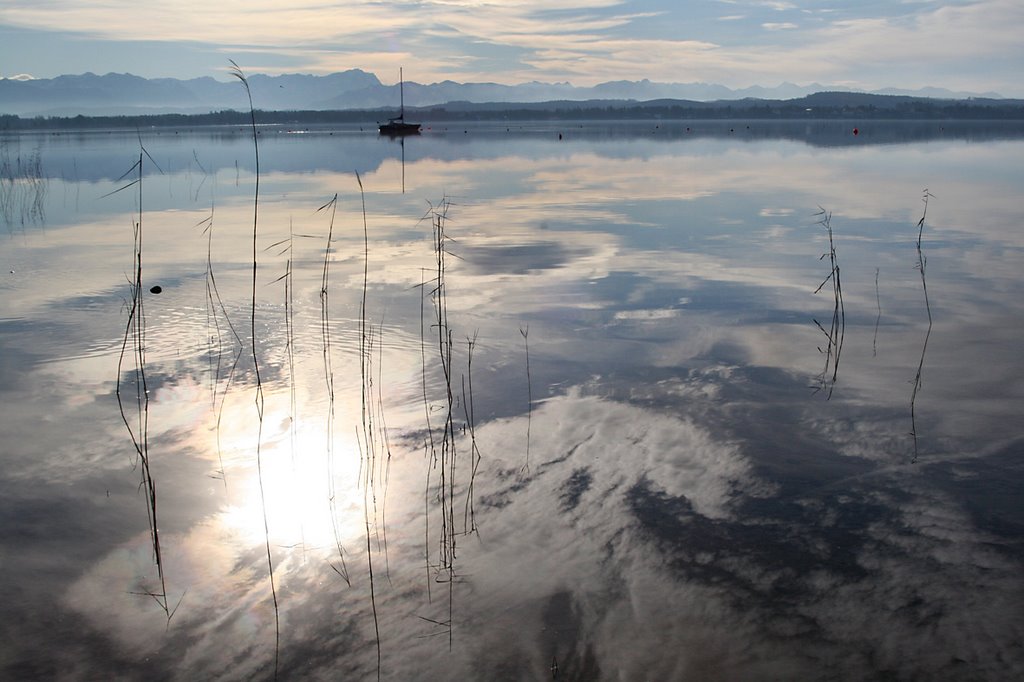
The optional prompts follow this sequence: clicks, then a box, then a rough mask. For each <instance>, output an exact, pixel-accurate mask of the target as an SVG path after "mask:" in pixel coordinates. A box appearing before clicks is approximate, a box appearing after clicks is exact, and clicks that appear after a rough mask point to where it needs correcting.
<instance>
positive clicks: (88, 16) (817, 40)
mask: <svg viewBox="0 0 1024 682" xmlns="http://www.w3.org/2000/svg"><path fill="white" fill-rule="evenodd" d="M728 4H729V5H737V6H742V7H744V8H745V9H749V10H751V11H753V12H754V14H751V16H750V17H749V18H747V17H745V16H744V15H743V14H740V13H735V14H731V15H728V16H725V17H718V18H715V19H712V20H710V21H712V22H713V24H714V25H716V26H719V27H721V26H723V24H724V23H728V25H730V26H734V27H735V28H736V30H735V31H734V32H733V33H732V34H730V35H727V36H722V35H717V37H716V38H715V39H713V40H707V39H705V38H704V37H703V36H706V35H707V34H708V32H707V31H704V30H702V26H701V24H700V23H699V22H697V23H691V22H688V21H687V22H684V21H683V20H682V18H681V17H676V16H673V10H666V11H664V12H663V13H662V15H661V16H659V19H658V20H659V21H661V22H663V23H666V24H672V23H678V25H679V31H678V37H677V38H674V39H666V38H663V37H641V35H640V34H638V33H637V31H636V28H637V27H638V26H640V25H641V24H642V23H644V22H646V21H648V20H649V19H650V18H651V16H652V15H651V14H650V13H637V12H635V11H631V8H630V7H629V4H628V3H627V2H624V1H620V0H563V1H553V2H538V1H536V0H520V1H518V2H513V3H500V4H499V3H488V2H463V1H451V2H394V3H391V4H390V5H382V4H381V3H377V2H368V1H366V0H358V1H355V2H349V3H346V4H345V5H344V6H339V5H338V4H337V3H333V2H327V1H326V0H311V2H308V3H305V4H304V5H303V6H302V7H299V8H288V9H281V8H280V6H279V4H278V3H271V2H269V0H254V1H252V2H241V1H240V0H228V1H226V2H223V3H216V4H210V3H199V2H194V1H190V2H183V3H175V4H173V5H166V4H158V3H152V2H148V3H137V2H128V1H127V0H110V1H108V2H105V3H82V2H77V1H72V0H55V1H54V2H49V3H39V4H31V5H29V4H20V5H18V6H7V7H5V8H2V9H0V24H4V25H7V26H10V27H17V28H30V29H36V30H52V31H65V32H69V33H72V34H75V35H80V36H83V37H90V38H95V39H101V40H112V41H127V40H152V41H162V42H175V41H181V42H187V43H189V44H190V45H195V44H204V43H205V44H209V45H211V46H215V47H214V49H220V50H224V51H229V52H231V53H233V54H237V53H238V52H239V51H241V50H253V51H254V52H263V53H273V54H277V55H279V56H280V55H283V56H287V57H289V58H291V60H292V61H294V62H295V63H297V64H299V66H298V67H296V66H289V67H288V68H289V70H292V71H295V70H299V71H311V72H318V73H324V72H328V71H334V70H341V69H345V68H365V69H370V70H383V72H385V73H387V72H389V71H390V70H393V68H394V67H395V66H396V65H397V63H401V62H405V63H406V64H410V63H414V64H416V70H417V72H418V73H420V74H422V75H421V76H420V79H421V80H426V79H429V78H437V79H442V78H456V79H460V80H494V81H499V82H518V81H522V80H535V79H536V80H556V81H557V80H567V79H569V80H572V81H573V82H574V83H576V84H578V85H588V84H593V83H596V82H601V81H604V80H612V79H617V78H642V77H648V78H651V79H654V80H672V81H680V80H686V79H692V80H704V81H708V80H717V81H719V82H723V83H725V84H727V85H733V86H739V85H749V84H754V83H768V82H775V81H780V80H798V81H799V80H802V81H811V80H817V81H821V82H831V83H837V84H842V83H849V84H859V85H861V86H863V87H880V86H884V85H904V86H908V87H917V86H922V85H926V84H932V85H945V86H947V87H950V86H955V87H963V88H966V87H968V86H971V85H972V84H976V85H978V86H981V87H986V88H1000V87H1002V88H1004V89H1005V88H1011V89H1012V88H1013V87H1015V86H1014V85H1013V83H1014V82H1015V81H1016V79H1014V78H1012V73H1014V72H1016V73H1019V70H1020V66H1021V63H1022V61H1024V51H1022V47H1021V43H1020V40H1019V35H1018V33H1019V32H1018V30H1017V29H1018V27H1019V26H1021V25H1024V5H1021V3H1019V2H1017V1H1016V0H979V1H977V2H972V3H969V4H962V5H938V6H936V5H930V4H929V5H926V6H921V5H915V6H911V7H908V10H907V12H908V13H907V14H904V15H897V16H885V17H882V16H868V15H863V16H856V15H855V14H851V12H853V11H855V10H854V9H853V8H848V10H849V11H847V12H846V13H845V17H846V18H843V19H839V20H836V21H832V22H830V23H828V22H826V23H823V24H821V25H820V26H819V27H817V28H814V29H807V28H805V29H804V30H803V31H802V33H801V39H800V40H799V41H792V40H791V39H789V38H787V39H786V40H785V41H784V42H783V41H781V39H780V41H779V42H771V40H770V39H769V42H768V43H765V42H764V40H765V39H767V37H766V36H765V35H764V34H763V33H762V31H763V30H765V29H767V30H769V32H778V31H781V32H782V33H788V32H790V31H793V30H795V29H796V28H797V26H796V25H795V24H794V23H793V22H790V21H785V20H781V21H765V19H767V18H768V17H767V16H765V15H764V12H765V10H768V11H769V12H771V13H773V14H775V13H777V14H778V15H779V16H780V17H784V16H786V14H787V13H788V12H790V11H793V10H798V9H799V8H798V7H797V5H795V4H794V3H790V2H757V3H744V4H742V5H739V4H738V3H728ZM757 14H760V16H759V17H755V15H757ZM818 14H819V15H820V16H833V15H822V14H821V13H818ZM744 19H747V21H750V22H753V21H757V22H758V23H756V24H748V23H747V21H744ZM762 27H763V28H762ZM783 29H786V30H785V31H784V30H783ZM758 34H760V37H758ZM494 50H498V51H501V54H502V55H503V56H502V57H501V58H500V59H501V61H503V62H504V65H503V66H494V60H493V59H491V58H488V59H482V55H484V54H487V53H488V51H494ZM254 58H255V59H256V60H257V61H258V57H256V56H255V55H254ZM977 60H989V61H995V62H997V63H1002V64H1004V65H1005V69H1006V70H1005V72H1002V73H1000V72H999V69H998V68H996V69H993V68H992V67H991V64H989V66H988V67H987V68H986V67H985V66H984V65H983V64H975V62H976V61H977ZM1014 65H1016V66H1014ZM275 69H276V70H277V71H281V70H284V68H283V67H281V66H280V65H278V66H276V67H269V68H266V69H262V70H267V71H273V70H275ZM901 74H902V75H901ZM975 89H977V88H975Z"/></svg>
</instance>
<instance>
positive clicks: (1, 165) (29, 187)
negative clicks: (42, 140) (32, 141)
mask: <svg viewBox="0 0 1024 682" xmlns="http://www.w3.org/2000/svg"><path fill="white" fill-rule="evenodd" d="M47 187H48V182H47V179H46V176H44V175H43V162H42V154H41V152H40V150H39V149H38V148H37V149H35V150H34V151H33V152H32V153H30V154H28V155H27V156H22V154H21V151H20V147H19V149H18V150H16V151H15V154H14V157H13V158H11V150H10V144H9V142H8V140H7V138H2V139H0V215H2V216H3V220H4V224H5V225H7V226H8V228H12V227H13V226H15V225H25V224H29V223H42V222H43V220H44V219H45V217H46V191H47Z"/></svg>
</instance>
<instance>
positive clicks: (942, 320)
mask: <svg viewBox="0 0 1024 682" xmlns="http://www.w3.org/2000/svg"><path fill="white" fill-rule="evenodd" d="M688 125H689V126H690V130H687V126H688ZM848 128H849V126H848V125H847V124H844V123H821V124H803V123H801V124H799V125H798V126H791V127H784V126H774V127H773V128H768V127H766V126H765V124H762V123H756V122H755V123H750V124H749V126H748V124H746V123H724V124H723V123H721V122H718V123H707V124H701V123H693V122H690V123H688V124H677V123H676V124H668V123H666V124H661V125H658V126H657V127H655V125H654V124H648V123H643V124H631V125H627V124H621V125H608V124H600V125H595V124H561V123H559V124H537V125H530V126H525V127H520V126H518V125H516V126H514V127H509V128H506V127H505V126H503V125H497V124H489V125H484V124H476V125H474V126H472V127H470V126H466V125H463V124H459V125H458V126H450V127H445V126H435V127H433V128H432V129H430V130H426V131H425V132H424V134H423V135H422V136H421V137H417V138H411V139H408V140H407V141H406V142H405V143H404V145H403V144H400V143H399V142H398V141H395V140H388V139H384V138H378V137H377V135H376V133H375V131H371V130H370V129H366V130H365V131H360V130H359V129H357V128H348V129H336V130H312V131H301V132H296V131H286V130H283V129H277V128H267V129H264V130H262V131H261V135H260V138H259V153H260V157H259V163H260V166H259V177H258V181H259V199H258V213H257V215H256V216H255V226H256V232H257V234H256V244H255V256H256V261H257V266H256V273H255V276H256V281H255V284H254V283H253V255H254V243H253V228H254V195H255V193H256V181H257V176H256V173H255V168H256V167H255V158H254V153H253V144H252V140H251V137H247V132H246V131H245V130H238V129H231V128H228V129H219V130H213V131H209V130H208V131H184V130H183V131H142V132H141V134H139V133H136V132H135V131H132V132H109V133H107V132H103V133H89V134H70V135H69V134H60V135H45V136H29V135H23V136H20V137H16V136H15V137H11V136H8V137H4V138H0V144H2V149H0V162H2V163H3V173H0V175H2V176H3V177H0V183H2V187H0V188H2V190H3V194H2V196H0V199H2V209H3V220H4V226H3V230H4V233H3V236H2V238H3V242H4V246H3V249H2V254H3V262H2V263H0V265H2V273H3V274H2V280H0V400H2V405H3V409H2V411H0V436H2V439H0V443H2V447H0V464H2V466H0V538H2V541H0V542H2V554H0V557H2V566H3V569H4V581H3V587H2V603H3V604H4V612H3V618H2V621H0V638H2V641H3V642H4V644H3V646H2V647H0V666H2V669H3V677H5V678H8V679H114V678H116V679H180V680H195V679H213V678H219V679H273V678H274V677H275V675H276V676H277V677H279V678H281V679H325V680H328V679H329V680H336V679H376V678H378V677H379V678H380V679H389V680H410V679H424V680H450V679H473V680H499V679H500V680H540V679H552V678H554V679H572V680H603V679H608V680H612V679H622V680H643V679H650V680H708V679H721V680H737V679H746V680H757V679H815V680H818V679H821V680H831V679H836V680H861V679H929V680H938V679H950V680H952V679H956V680H964V679H979V680H981V679H985V680H1001V679H1005V680H1010V679H1020V678H1021V677H1022V676H1024V621H1022V619H1021V614H1022V613H1024V580H1022V579H1021V576H1022V575H1024V507H1022V504H1021V500H1022V499H1024V457H1022V456H1024V437H1022V432H1021V426H1020V414H1021V412H1022V408H1024V393H1022V390H1024V389H1022V387H1024V383H1022V382H1021V376H1024V360H1022V357H1021V353H1020V348H1021V347H1020V337H1021V333H1022V331H1024V325H1022V320H1024V278H1022V277H1021V263H1022V262H1024V204H1022V202H1021V199H1020V188H1021V187H1022V186H1024V162H1022V159H1024V137H1022V134H1021V130H1020V126H1019V125H1018V126H1014V125H1010V126H1004V127H1003V128H997V129H995V130H994V131H993V130H987V129H983V127H981V126H976V127H975V128H970V127H965V126H955V125H952V124H947V126H942V125H941V124H940V123H924V124H902V127H897V126H895V125H889V124H883V123H873V124H870V125H864V126H861V130H860V131H859V132H860V134H859V135H858V136H853V135H852V133H851V131H850V130H848ZM560 134H561V139H559V135H560ZM140 143H141V147H144V151H141V148H140ZM140 159H141V162H142V171H141V176H140V172H139V169H138V167H133V164H136V163H138V162H139V161H140ZM357 173H358V180H357ZM140 179H141V182H140ZM359 181H361V183H362V187H363V189H364V192H363V193H362V194H361V193H360V185H359ZM119 189H120V191H118V190H119ZM926 191H927V194H926ZM335 197H336V200H334V198H335ZM925 198H927V207H926V205H925V202H924V199H925ZM926 208H927V214H925V209H926ZM822 211H824V214H822V213H821V212H822ZM364 216H365V217H364ZM922 217H924V221H923V223H920V222H919V221H921V219H922ZM825 218H830V219H829V221H828V225H829V226H830V227H831V230H832V245H831V247H830V243H829V233H828V230H827V229H826V226H825V225H824V224H822V221H823V220H824V219H825ZM438 228H441V231H442V233H441V236H440V249H439V248H438V246H439V242H438ZM137 237H138V239H137ZM919 239H920V243H919V244H918V240H919ZM833 249H834V250H833ZM830 254H831V256H832V257H830ZM137 257H138V258H137ZM833 257H834V263H833ZM139 263H141V276H140V277H139V278H138V279H136V277H137V275H139V271H138V270H137V269H136V268H137V265H138V264H139ZM833 265H835V266H837V268H838V269H837V270H835V269H833ZM837 282H838V284H839V287H838V288H837V287H836V284H837ZM136 283H137V284H138V285H141V286H140V287H136V286H135V285H136ZM819 285H823V286H821V288H820V289H819ZM152 287H159V293H151V288H152ZM154 291H156V290H154ZM136 293H137V294H138V295H137V296H136Z"/></svg>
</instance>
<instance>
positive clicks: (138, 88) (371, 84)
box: [0, 69, 1000, 116]
mask: <svg viewBox="0 0 1024 682" xmlns="http://www.w3.org/2000/svg"><path fill="white" fill-rule="evenodd" d="M249 85H250V87H251V89H252V96H253V103H254V105H255V106H256V108H257V109H263V110H284V111H287V110H337V109H381V108H389V107H397V105H398V101H399V92H398V85H397V84H395V85H384V84H383V83H381V81H380V80H379V79H378V78H377V76H376V75H374V74H372V73H367V72H365V71H361V70H359V69H352V70H349V71H345V72H341V73H333V74H330V75H327V76H313V75H302V74H285V75H280V76H267V75H263V74H254V75H252V76H250V77H249ZM825 90H846V91H849V88H840V87H835V86H825V85H821V84H818V83H811V84H809V85H803V86H799V85H794V84H792V83H782V84H781V85H778V86H776V87H760V86H755V87H750V88H742V89H739V90H733V89H730V88H727V87H725V86H723V85H716V84H712V83H655V82H651V81H649V80H646V79H645V80H641V81H611V82H607V83H601V84H599V85H595V86H592V87H576V86H573V85H571V84H570V83H539V82H530V83H523V84H520V85H501V84H498V83H456V82H454V81H442V82H440V83H431V84H420V83H416V82H414V81H407V82H406V83H405V103H406V105H407V106H431V105H438V104H446V103H449V102H476V103H483V102H517V103H536V102H547V101H553V100H562V101H586V100H636V101H647V100H656V99H684V100H696V101H713V100H739V99H744V98H758V99H792V98H798V97H803V96H806V95H810V94H813V93H815V92H821V91H825ZM875 92H876V93H877V94H889V95H912V96H915V97H934V98H942V99H965V98H971V97H985V98H1000V95H999V94H997V93H991V92H988V93H969V92H952V91H949V90H944V89H940V88H923V89H920V90H913V91H911V90H896V89H891V88H890V89H885V90H878V91H875ZM247 107H248V100H247V99H246V98H245V95H244V92H243V90H242V88H241V87H240V86H239V84H238V82H237V81H234V80H231V81H218V80H216V79H214V78H210V77H205V78H194V79H190V80H178V79H173V78H158V79H146V78H140V77H138V76H133V75H130V74H116V73H108V74H106V75H103V76H98V75H96V74H92V73H86V74H82V75H75V76H59V77H57V78H47V79H31V80H29V79H22V78H3V79H0V114H17V115H19V116H75V115H78V114H83V115H86V116H90V115H91V116H96V115H116V114H149V113H190V114H191V113H206V112H210V111H219V110H224V109H245V108H247Z"/></svg>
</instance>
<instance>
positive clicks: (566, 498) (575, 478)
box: [559, 468, 593, 512]
mask: <svg viewBox="0 0 1024 682" xmlns="http://www.w3.org/2000/svg"><path fill="white" fill-rule="evenodd" d="M592 482H593V476H592V475H591V473H590V471H589V470H588V469H586V468H580V469H576V470H575V471H573V472H572V475H570V476H569V478H567V479H566V480H565V482H564V483H562V487H561V488H560V489H559V493H560V494H559V498H560V500H561V507H562V511H563V512H570V511H572V510H573V509H575V508H576V507H578V506H579V504H580V498H581V497H583V493H585V492H587V491H588V490H590V484H591V483H592Z"/></svg>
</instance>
